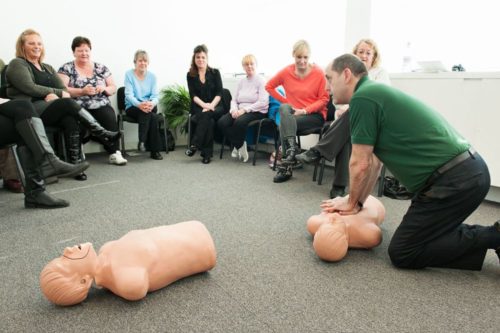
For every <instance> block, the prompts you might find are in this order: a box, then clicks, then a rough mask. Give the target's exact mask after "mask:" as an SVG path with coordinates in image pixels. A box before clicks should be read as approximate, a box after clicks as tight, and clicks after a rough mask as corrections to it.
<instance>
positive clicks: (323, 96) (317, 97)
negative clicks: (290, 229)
mask: <svg viewBox="0 0 500 333" xmlns="http://www.w3.org/2000/svg"><path fill="white" fill-rule="evenodd" d="M310 50H311V49H310V47H309V44H308V43H307V42H306V41H305V40H299V41H298V42H297V43H295V45H294V46H293V53H292V55H293V57H294V58H295V63H294V64H292V65H289V66H287V67H285V68H283V69H282V70H281V71H279V72H278V74H276V75H275V76H274V77H273V78H271V79H270V80H269V81H268V82H267V84H266V90H267V91H268V92H269V94H270V95H271V96H273V97H274V98H276V99H277V100H278V101H280V102H281V103H282V104H281V106H280V109H279V112H280V124H279V129H280V137H281V145H282V148H283V158H282V160H281V162H282V166H281V167H279V168H278V173H277V174H276V176H275V177H274V182H275V183H281V182H284V181H287V180H288V179H290V178H291V177H292V165H293V164H294V163H295V162H296V161H295V155H296V154H298V153H299V151H298V145H297V141H296V135H297V131H304V130H306V129H309V128H316V127H321V126H322V125H323V123H324V122H325V119H326V103H327V102H328V99H329V97H328V92H327V91H326V84H327V82H326V79H325V73H324V72H323V70H322V69H321V68H319V67H318V66H316V65H314V64H310V63H309V56H310V53H311V51H310ZM279 86H283V88H284V89H285V92H286V97H283V96H281V95H280V94H279V93H278V92H277V91H276V88H277V87H279Z"/></svg>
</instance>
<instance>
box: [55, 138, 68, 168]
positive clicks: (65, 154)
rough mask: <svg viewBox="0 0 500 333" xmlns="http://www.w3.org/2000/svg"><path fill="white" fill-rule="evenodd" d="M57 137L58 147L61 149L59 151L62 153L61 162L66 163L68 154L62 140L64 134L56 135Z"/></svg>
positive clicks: (64, 141) (64, 142)
mask: <svg viewBox="0 0 500 333" xmlns="http://www.w3.org/2000/svg"><path fill="white" fill-rule="evenodd" d="M57 136H58V140H59V147H61V148H60V150H61V152H62V156H63V160H64V161H66V162H67V161H68V154H67V152H66V140H65V139H64V133H57Z"/></svg>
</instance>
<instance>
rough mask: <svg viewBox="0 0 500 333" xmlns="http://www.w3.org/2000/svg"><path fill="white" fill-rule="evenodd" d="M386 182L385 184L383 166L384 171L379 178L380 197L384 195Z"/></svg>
mask: <svg viewBox="0 0 500 333" xmlns="http://www.w3.org/2000/svg"><path fill="white" fill-rule="evenodd" d="M384 182H385V165H384V166H382V170H380V175H379V178H378V190H377V196H378V197H381V196H383V195H384Z"/></svg>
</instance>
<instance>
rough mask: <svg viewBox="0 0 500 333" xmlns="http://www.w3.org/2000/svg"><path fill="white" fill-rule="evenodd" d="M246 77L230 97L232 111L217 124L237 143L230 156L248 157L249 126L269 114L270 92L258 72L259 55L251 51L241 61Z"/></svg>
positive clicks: (245, 158)
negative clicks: (256, 56) (256, 55)
mask: <svg viewBox="0 0 500 333" xmlns="http://www.w3.org/2000/svg"><path fill="white" fill-rule="evenodd" d="M241 64H242V65H243V69H244V70H245V73H246V74H247V77H246V78H244V79H242V80H241V81H240V82H239V84H238V87H237V88H236V93H235V95H234V97H233V99H232V100H231V109H230V110H229V113H227V114H225V115H224V116H222V117H221V118H220V119H219V121H218V122H217V125H218V127H219V129H220V130H221V131H222V132H223V133H224V135H225V137H226V138H227V139H228V140H229V142H231V146H233V147H234V149H233V152H232V153H231V157H233V158H237V157H239V158H240V159H241V160H243V162H247V161H248V151H247V143H246V141H245V137H246V132H247V126H248V124H249V123H250V122H251V121H254V120H258V119H262V118H265V117H266V114H267V109H268V106H269V94H268V93H267V91H266V89H265V87H264V85H265V84H264V79H263V78H262V77H261V76H260V75H258V74H257V73H256V70H257V59H256V58H255V56H253V55H251V54H249V55H246V56H244V57H243V60H242V61H241Z"/></svg>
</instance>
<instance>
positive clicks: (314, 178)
mask: <svg viewBox="0 0 500 333" xmlns="http://www.w3.org/2000/svg"><path fill="white" fill-rule="evenodd" d="M318 166H319V164H318V163H314V171H313V182H315V181H316V176H317V175H318Z"/></svg>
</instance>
